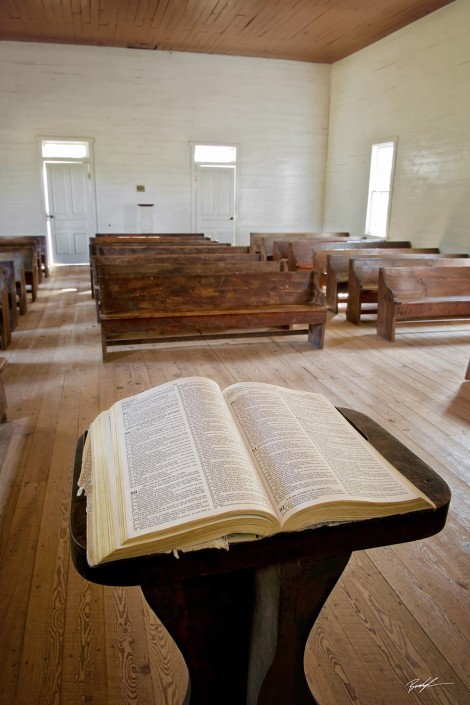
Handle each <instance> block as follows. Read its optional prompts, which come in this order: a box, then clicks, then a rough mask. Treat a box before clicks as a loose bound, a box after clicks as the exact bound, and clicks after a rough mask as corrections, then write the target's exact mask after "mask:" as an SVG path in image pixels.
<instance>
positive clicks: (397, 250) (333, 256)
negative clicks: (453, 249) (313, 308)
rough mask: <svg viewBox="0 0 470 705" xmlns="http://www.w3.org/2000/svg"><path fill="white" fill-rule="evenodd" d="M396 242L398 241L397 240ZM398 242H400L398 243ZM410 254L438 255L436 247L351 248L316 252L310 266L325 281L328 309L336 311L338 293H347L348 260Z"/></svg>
mask: <svg viewBox="0 0 470 705" xmlns="http://www.w3.org/2000/svg"><path fill="white" fill-rule="evenodd" d="M397 242H398V241H397ZM399 244H400V243H399ZM405 254H409V255H410V256H412V255H413V256H417V257H418V256H428V255H429V256H435V257H437V256H440V252H439V248H438V247H389V246H386V247H374V248H370V249H369V248H368V247H364V248H362V247H361V248H356V249H351V250H341V251H338V250H336V251H334V250H332V251H328V250H325V251H324V252H317V253H315V254H314V256H313V262H312V267H313V270H314V272H315V273H316V276H317V277H319V278H320V277H321V279H322V281H324V282H325V293H326V305H327V306H328V308H329V310H330V311H333V312H334V313H338V302H339V295H340V294H343V296H344V295H347V292H348V279H349V260H350V259H356V258H357V257H361V259H364V258H370V259H373V258H376V257H397V256H398V255H400V256H401V255H405Z"/></svg>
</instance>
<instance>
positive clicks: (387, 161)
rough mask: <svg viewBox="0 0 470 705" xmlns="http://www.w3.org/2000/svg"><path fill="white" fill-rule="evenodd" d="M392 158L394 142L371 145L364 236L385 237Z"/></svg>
mask: <svg viewBox="0 0 470 705" xmlns="http://www.w3.org/2000/svg"><path fill="white" fill-rule="evenodd" d="M394 156H395V142H381V143H378V144H373V145H372V154H371V160H370V177H369V194H368V199H367V216H366V235H372V236H373V237H380V238H386V237H387V234H388V220H389V212H390V193H391V188H392V174H393V162H394Z"/></svg>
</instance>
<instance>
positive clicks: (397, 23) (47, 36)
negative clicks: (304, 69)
mask: <svg viewBox="0 0 470 705" xmlns="http://www.w3.org/2000/svg"><path fill="white" fill-rule="evenodd" d="M451 2H452V0H2V2H1V3H0V40H3V41H20V42H49V43H59V44H82V45H95V46H109V47H128V48H136V49H150V50H166V51H183V52H196V53H204V54H227V55H232V56H255V57H265V58H273V59H290V60H295V61H308V62H320V63H333V62H335V61H338V60H340V59H343V58H344V57H346V56H349V55H350V54H353V53H354V52H356V51H358V50H360V49H363V48H364V47H366V46H369V45H370V44H373V43H374V42H376V41H378V40H379V39H382V38H383V37H385V36H387V35H388V34H391V33H392V32H395V31H397V30H398V29H401V28H402V27H405V26H406V25H408V24H410V23H411V22H414V21H416V20H418V19H420V18H421V17H424V16H425V15H427V14H429V13H431V12H434V11H435V10H438V9H440V8H441V7H444V6H445V5H449V4H451Z"/></svg>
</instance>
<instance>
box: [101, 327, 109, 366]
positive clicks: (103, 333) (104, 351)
mask: <svg viewBox="0 0 470 705" xmlns="http://www.w3.org/2000/svg"><path fill="white" fill-rule="evenodd" d="M101 352H102V356H103V362H107V359H108V351H107V347H106V331H105V330H103V326H102V327H101Z"/></svg>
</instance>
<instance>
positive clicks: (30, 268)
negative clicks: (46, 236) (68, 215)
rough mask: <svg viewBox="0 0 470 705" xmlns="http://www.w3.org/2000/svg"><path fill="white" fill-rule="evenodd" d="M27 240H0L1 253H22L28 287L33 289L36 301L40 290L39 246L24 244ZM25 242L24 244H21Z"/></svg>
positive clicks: (32, 292)
mask: <svg viewBox="0 0 470 705" xmlns="http://www.w3.org/2000/svg"><path fill="white" fill-rule="evenodd" d="M26 239H27V238H9V237H8V238H0V251H5V250H6V251H12V250H13V251H15V252H21V253H22V258H23V270H24V275H25V282H26V286H27V287H28V286H29V287H30V289H31V298H32V300H33V301H36V299H37V297H38V289H39V269H38V259H37V245H36V244H35V243H32V242H30V243H27V244H25V243H24V240H26ZM21 240H23V242H21Z"/></svg>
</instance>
